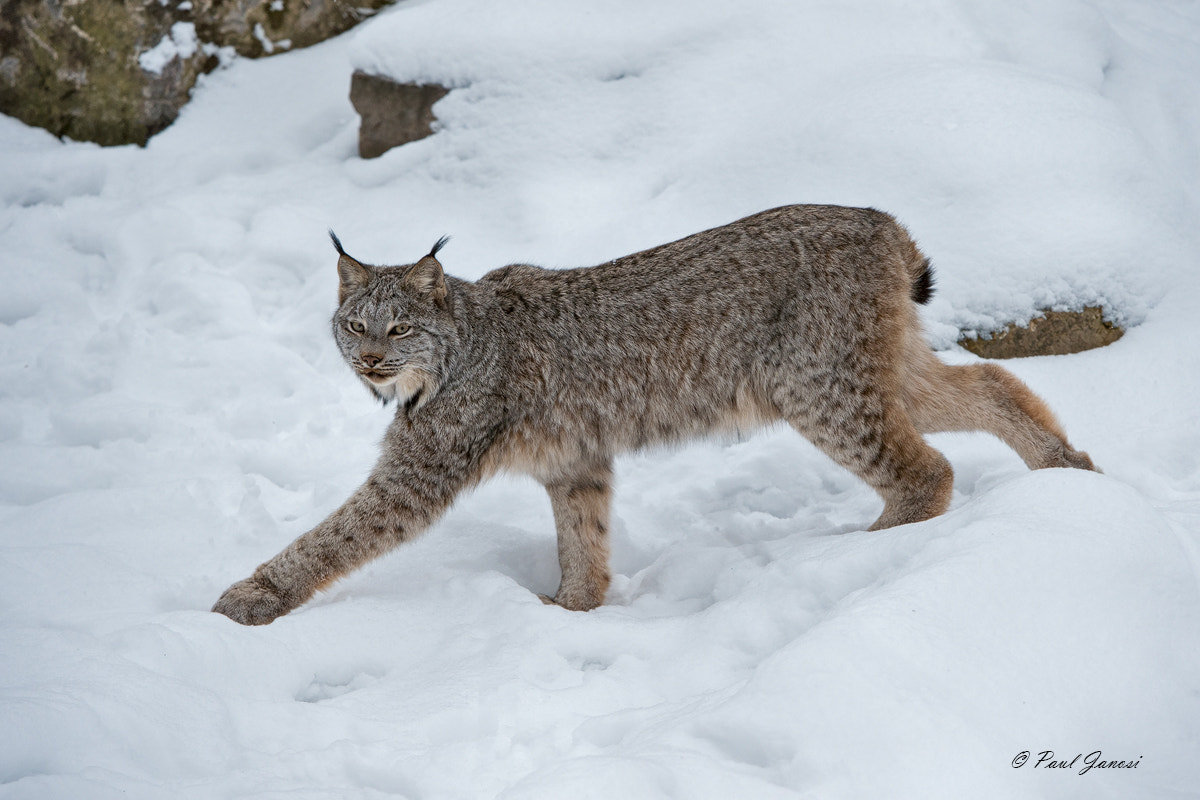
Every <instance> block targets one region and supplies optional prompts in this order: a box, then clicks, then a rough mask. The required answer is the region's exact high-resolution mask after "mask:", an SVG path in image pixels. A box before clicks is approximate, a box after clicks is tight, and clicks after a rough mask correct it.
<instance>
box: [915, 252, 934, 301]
mask: <svg viewBox="0 0 1200 800" xmlns="http://www.w3.org/2000/svg"><path fill="white" fill-rule="evenodd" d="M935 288H937V285H936V283H935V281H934V280H933V265H932V264H930V263H929V259H928V258H927V259H925V261H924V262H923V263H922V264H921V271H920V272H918V273H917V277H916V278H915V279H914V280H913V284H912V299H913V302H914V303H917V304H918V305H922V306H923V305H925V304H926V303H928V302H929V301H930V300H932V299H933V292H934V289H935Z"/></svg>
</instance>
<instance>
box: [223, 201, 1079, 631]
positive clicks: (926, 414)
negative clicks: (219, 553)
mask: <svg viewBox="0 0 1200 800" xmlns="http://www.w3.org/2000/svg"><path fill="white" fill-rule="evenodd" d="M330 236H331V238H332V239H333V244H334V247H335V248H336V249H337V253H338V262H337V271H338V276H339V280H340V285H339V288H338V309H337V312H336V313H335V314H334V317H333V335H334V338H335V339H336V340H337V345H338V347H339V348H340V349H341V352H342V354H343V356H344V357H345V359H346V361H347V363H348V364H349V365H350V366H351V368H353V369H354V371H355V372H356V373H357V375H358V377H359V378H360V379H361V380H362V382H363V383H364V384H365V385H366V387H367V388H368V389H369V390H370V391H371V392H373V393H374V394H375V396H376V397H378V398H380V399H381V400H383V401H384V402H387V401H393V400H394V401H395V402H396V406H397V408H396V414H395V418H394V419H393V420H392V422H391V424H390V426H389V427H388V430H387V434H386V436H385V437H384V441H383V453H382V455H381V456H380V458H379V462H378V463H377V464H376V465H375V468H374V470H373V472H372V473H371V476H370V477H369V478H368V479H367V481H366V483H365V484H363V486H362V487H360V488H359V489H358V490H357V491H356V492H355V493H354V494H353V495H352V496H351V497H350V499H349V500H347V501H346V503H345V504H344V505H342V506H341V508H339V509H337V510H336V511H334V512H333V513H332V514H331V515H330V516H329V517H328V518H327V519H326V520H325V521H324V522H322V523H321V524H320V525H318V526H317V527H315V528H314V529H313V530H311V531H309V532H308V533H306V534H304V535H303V536H301V537H299V538H298V539H296V541H294V542H292V544H290V545H289V546H288V547H287V548H285V549H284V550H283V551H282V552H281V553H279V555H277V556H275V557H274V558H272V559H271V560H269V561H267V562H266V563H264V564H262V565H261V566H259V567H258V569H256V570H255V571H254V574H253V575H252V576H251V577H249V578H247V579H246V580H243V581H240V582H238V583H235V584H234V585H233V586H231V587H229V589H228V590H226V591H225V593H224V594H223V595H222V596H221V598H220V599H219V600H218V601H217V603H216V605H215V606H214V608H213V610H214V611H216V612H219V613H221V614H224V615H226V616H228V617H230V618H232V619H234V620H236V621H237V622H240V623H243V624H248V625H261V624H265V623H268V622H271V621H272V620H274V619H275V618H276V617H279V616H281V615H283V614H286V613H287V612H289V611H291V610H292V609H294V608H296V607H297V606H299V605H300V604H302V603H304V602H305V601H306V600H308V599H309V598H310V597H312V595H313V593H314V592H316V591H317V590H318V589H321V588H323V587H326V586H328V585H329V584H330V583H331V582H332V581H334V580H336V579H337V578H339V577H341V576H343V575H345V574H346V573H347V572H349V571H350V570H353V569H355V568H356V567H358V566H360V565H361V564H363V563H364V562H366V561H369V560H370V559H373V558H376V557H377V556H379V555H381V554H383V553H386V552H388V551H389V550H391V549H392V548H394V547H396V546H397V545H399V544H400V543H402V542H405V541H408V540H409V539H412V538H413V537H415V536H417V535H418V534H419V533H421V532H422V531H423V530H424V529H425V528H427V527H429V525H430V524H431V523H433V522H434V521H435V520H436V519H437V518H438V517H439V515H441V514H442V513H443V512H444V511H446V509H447V508H449V506H450V505H451V503H453V502H454V499H455V497H456V496H457V495H458V494H459V493H460V492H462V491H463V490H465V489H467V488H469V487H471V486H473V485H475V484H477V483H479V482H480V481H482V480H485V479H486V478H488V477H489V476H491V475H494V474H495V473H497V472H499V471H502V470H508V471H515V472H521V473H526V474H528V475H531V476H533V477H534V478H535V479H537V480H538V481H540V482H541V483H542V484H543V485H544V486H545V487H546V491H547V492H548V493H549V495H550V503H551V507H552V510H553V513H554V524H555V527H556V528H557V532H558V558H559V564H560V566H561V570H562V580H561V584H560V586H559V589H558V592H557V593H556V594H555V595H554V597H553V598H547V597H543V598H542V599H543V600H544V601H545V602H552V603H556V604H558V605H560V606H563V607H565V608H568V609H575V610H588V609H592V608H595V607H596V606H598V605H600V604H601V603H603V602H604V595H605V591H606V589H607V587H608V584H609V569H608V519H609V506H610V502H611V496H612V490H611V484H612V465H613V457H614V456H615V455H617V454H618V453H622V452H626V451H631V450H637V449H638V448H643V447H647V446H650V445H655V444H661V443H668V442H677V441H681V440H686V439H688V438H689V437H695V436H700V435H704V434H709V433H713V432H745V431H749V430H751V429H753V428H756V427H759V426H763V425H767V424H770V423H773V422H776V421H778V420H783V421H786V422H787V424H788V425H790V426H791V427H792V428H794V429H795V430H796V431H797V432H798V433H800V434H802V435H804V436H806V437H807V438H808V439H810V440H811V441H812V442H813V443H814V444H816V446H817V447H818V448H820V449H821V450H823V451H824V452H825V453H827V454H828V455H829V456H830V457H832V458H833V459H834V460H835V461H836V462H838V463H839V464H841V465H843V466H844V467H846V468H847V469H849V470H850V471H851V472H853V473H854V474H856V475H858V476H859V477H860V478H862V480H864V481H866V483H867V484H869V485H870V486H871V487H872V488H873V489H875V491H876V492H878V493H879V495H880V496H881V497H882V498H883V501H884V507H883V513H882V514H881V515H880V517H879V519H877V520H876V521H875V523H874V525H873V526H872V530H874V529H881V528H888V527H891V526H894V525H903V524H905V523H910V522H920V521H921V520H925V519H928V518H930V517H933V516H936V515H938V514H941V513H942V512H943V511H945V510H946V507H947V505H948V503H949V500H950V492H951V484H952V471H951V468H950V464H949V463H948V462H947V461H946V459H945V458H944V457H943V456H942V455H941V453H939V452H938V451H937V450H934V449H933V448H932V447H930V446H929V445H928V444H927V443H926V442H925V440H924V439H923V438H922V434H923V433H931V432H935V431H967V430H983V431H986V432H989V433H992V434H994V435H995V436H997V437H999V438H1000V439H1001V440H1003V441H1004V442H1005V443H1007V444H1008V445H1009V446H1010V447H1011V448H1012V449H1013V450H1015V451H1016V452H1017V454H1018V455H1020V457H1021V458H1022V459H1023V460H1024V462H1025V463H1026V464H1027V465H1028V466H1029V467H1030V468H1031V469H1041V468H1044V467H1075V468H1079V469H1095V467H1094V466H1093V465H1092V462H1091V459H1090V458H1089V457H1088V456H1087V454H1086V453H1082V452H1079V451H1077V450H1075V449H1074V448H1072V447H1071V445H1070V444H1069V443H1068V442H1067V438H1066V436H1065V434H1064V433H1063V431H1062V428H1060V427H1059V424H1058V423H1057V422H1056V421H1055V418H1054V415H1053V414H1052V413H1051V411H1050V409H1049V408H1048V407H1047V406H1046V404H1045V403H1044V402H1043V401H1042V400H1041V399H1040V398H1038V397H1037V396H1036V395H1035V394H1033V392H1031V391H1030V390H1029V389H1028V388H1027V387H1026V386H1025V385H1024V384H1023V383H1022V382H1021V381H1020V380H1018V379H1017V378H1016V377H1014V376H1013V375H1012V374H1010V373H1009V372H1007V371H1005V370H1004V369H1002V368H1000V367H998V366H996V365H994V364H973V365H967V366H949V365H946V364H944V363H943V362H942V361H940V360H939V359H938V358H937V356H936V355H935V354H934V353H933V351H932V350H931V349H930V348H929V346H928V345H927V344H926V342H925V341H924V337H923V335H922V331H921V324H920V321H919V318H918V315H917V304H919V303H926V302H928V301H929V299H930V297H931V295H932V293H933V273H932V271H931V267H930V265H929V261H928V260H927V259H926V258H925V257H924V256H923V255H922V254H921V252H920V251H919V250H918V249H917V246H916V244H915V243H914V242H913V240H912V239H911V238H910V236H909V235H908V233H907V231H906V230H905V229H904V228H903V227H902V226H901V225H900V224H899V223H898V222H897V221H896V220H895V219H894V218H893V217H891V216H890V215H888V214H885V213H883V212H881V211H876V210H874V209H860V208H842V207H837V206H789V207H785V208H777V209H774V210H770V211H764V212H762V213H759V214H755V215H753V216H750V217H747V218H745V219H743V220H740V221H738V222H734V223H732V224H730V225H725V226H723V227H719V228H714V229H712V230H708V231H704V232H702V233H697V234H694V235H692V236H689V237H687V238H684V239H681V240H679V241H677V242H673V243H671V244H665V245H662V246H659V247H655V248H652V249H650V250H645V251H642V252H640V253H635V254H633V255H629V256H625V257H624V258H619V259H616V260H615V261H610V262H608V263H605V264H601V265H599V266H594V267H588V268H580V269H565V270H547V269H541V268H538V267H533V266H526V265H512V266H507V267H503V268H501V269H497V270H495V271H493V272H490V273H488V274H487V275H485V276H484V277H483V278H481V279H480V280H478V281H476V282H469V281H464V280H459V279H456V278H454V277H451V276H448V275H446V274H444V273H443V271H442V265H441V263H440V262H439V261H438V258H437V256H438V252H439V250H441V248H442V246H443V245H444V244H445V242H446V240H445V238H443V239H441V240H439V241H438V242H437V244H436V245H434V247H433V249H432V250H431V251H430V252H429V254H428V255H426V256H424V257H423V258H421V259H420V260H418V261H417V262H416V263H415V264H409V265H404V266H385V267H377V266H370V265H367V264H363V263H361V262H359V261H357V260H355V259H354V258H352V257H350V256H349V255H347V254H346V252H345V250H343V249H342V245H341V242H339V241H338V239H337V237H336V236H335V235H334V234H333V232H332V231H331V232H330Z"/></svg>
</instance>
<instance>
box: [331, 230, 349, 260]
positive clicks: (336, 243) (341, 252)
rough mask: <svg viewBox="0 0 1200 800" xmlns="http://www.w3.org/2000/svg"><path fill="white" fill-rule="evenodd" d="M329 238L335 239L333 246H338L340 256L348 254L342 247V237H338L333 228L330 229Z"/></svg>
mask: <svg viewBox="0 0 1200 800" xmlns="http://www.w3.org/2000/svg"><path fill="white" fill-rule="evenodd" d="M329 238H330V239H333V246H334V247H336V248H337V251H338V255H339V256H344V255H346V251H345V250H343V249H342V242H341V240H340V239H338V238H337V234H336V233H334V232H333V228H330V229H329Z"/></svg>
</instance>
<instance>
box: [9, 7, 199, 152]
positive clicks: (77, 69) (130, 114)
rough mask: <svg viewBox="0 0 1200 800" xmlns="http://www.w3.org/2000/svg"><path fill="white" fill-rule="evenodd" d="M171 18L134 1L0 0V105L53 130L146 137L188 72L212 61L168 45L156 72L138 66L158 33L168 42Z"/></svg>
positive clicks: (183, 94)
mask: <svg viewBox="0 0 1200 800" xmlns="http://www.w3.org/2000/svg"><path fill="white" fill-rule="evenodd" d="M176 21H178V20H177V19H176V17H175V16H174V13H173V12H172V11H171V10H169V9H167V8H166V7H164V6H162V5H161V4H159V3H157V2H154V3H145V2H142V0H124V1H123V2H122V0H109V2H104V0H91V2H88V0H83V2H75V3H71V2H69V0H63V1H62V2H58V1H57V0H9V1H8V2H5V3H4V4H3V6H2V7H0V52H3V54H4V55H3V58H2V59H0V111H3V112H4V113H6V114H10V115H12V116H14V117H17V118H18V119H20V120H22V121H24V122H26V123H29V124H30V125H37V126H40V127H43V128H45V129H47V130H49V131H50V132H51V133H53V134H55V135H57V136H69V137H71V138H72V139H80V140H88V141H93V142H98V143H99V144H104V145H114V144H128V143H130V142H136V143H137V144H145V142H146V140H147V139H148V138H149V137H150V136H153V135H154V134H155V133H157V132H158V131H160V130H162V129H163V128H165V127H166V126H167V125H169V124H171V121H172V120H174V119H175V116H176V114H177V110H178V105H181V104H182V102H183V100H186V98H187V92H188V90H189V89H190V88H191V87H192V84H193V83H195V80H196V76H197V75H198V74H200V73H201V72H203V71H204V70H206V69H211V68H212V66H215V61H216V59H215V58H213V59H212V62H213V63H211V64H210V55H209V54H205V53H204V52H203V51H201V50H200V49H199V48H196V47H193V48H192V51H191V53H190V54H189V55H187V56H184V55H182V54H181V53H180V52H179V48H178V47H176V51H177V53H176V56H175V57H174V58H173V59H171V60H170V61H169V62H164V63H163V64H161V65H160V67H159V71H158V72H157V73H153V72H147V71H146V70H145V69H143V68H142V66H141V65H140V64H139V63H138V56H139V55H141V54H142V53H145V52H147V51H150V50H153V49H154V48H155V47H156V46H158V45H159V44H160V43H161V42H162V41H163V39H164V37H166V40H167V41H168V42H170V43H172V46H174V43H173V40H172V37H171V27H172V25H174V24H175V22H176ZM186 37H187V30H185V29H181V30H180V38H181V39H186ZM192 42H193V43H194V35H193V36H192ZM183 43H184V44H185V45H186V44H187V43H188V42H187V41H184V42H183ZM186 50H187V48H186V47H185V48H184V52H186ZM176 98H180V99H179V100H178V102H177V100H176Z"/></svg>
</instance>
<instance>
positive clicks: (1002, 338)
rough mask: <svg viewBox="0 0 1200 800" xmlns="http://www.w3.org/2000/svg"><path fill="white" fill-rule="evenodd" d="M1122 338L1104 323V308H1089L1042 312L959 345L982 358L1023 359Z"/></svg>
mask: <svg viewBox="0 0 1200 800" xmlns="http://www.w3.org/2000/svg"><path fill="white" fill-rule="evenodd" d="M1124 335H1125V330H1124V329H1123V328H1121V327H1120V326H1117V325H1113V324H1112V323H1111V322H1106V321H1105V320H1104V309H1102V308H1100V307H1099V306H1088V307H1086V308H1084V309H1083V310H1082V311H1051V310H1049V309H1045V310H1043V311H1042V312H1041V316H1039V317H1034V318H1033V319H1031V320H1030V321H1029V324H1028V325H1026V326H1019V325H1017V324H1016V323H1010V324H1009V325H1008V326H1007V327H1005V328H1003V329H1001V330H999V331H995V332H993V333H992V334H991V336H990V338H982V337H963V338H961V339H959V341H958V343H959V344H961V345H962V346H963V347H965V348H966V349H967V350H970V351H971V352H972V353H974V354H975V355H977V356H981V357H983V358H1024V357H1025V356H1060V355H1066V354H1067V353H1079V352H1082V351H1084V350H1091V349H1092V348H1095V347H1103V346H1104V345H1107V344H1112V343H1113V342H1115V341H1116V340H1117V339H1120V338H1121V337H1122V336H1124Z"/></svg>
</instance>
